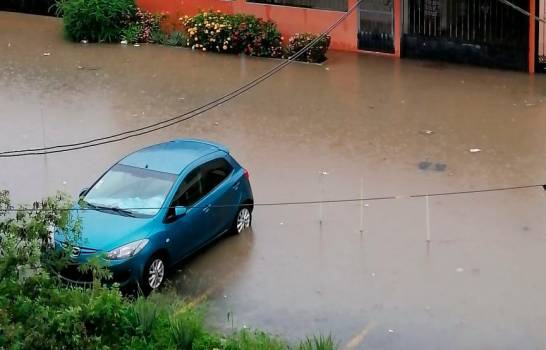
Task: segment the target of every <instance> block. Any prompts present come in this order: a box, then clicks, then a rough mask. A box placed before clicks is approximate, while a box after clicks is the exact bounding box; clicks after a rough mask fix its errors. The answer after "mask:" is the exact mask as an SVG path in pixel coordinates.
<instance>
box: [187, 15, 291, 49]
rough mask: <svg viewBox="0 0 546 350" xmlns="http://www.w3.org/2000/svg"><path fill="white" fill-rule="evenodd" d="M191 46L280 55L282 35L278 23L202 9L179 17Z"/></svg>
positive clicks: (194, 47)
mask: <svg viewBox="0 0 546 350" xmlns="http://www.w3.org/2000/svg"><path fill="white" fill-rule="evenodd" d="M180 20H181V21H182V24H183V25H184V27H185V28H186V32H187V33H188V42H187V45H188V46H190V47H191V48H192V49H196V50H202V51H215V52H222V53H236V54H237V53H245V54H247V55H253V56H267V57H281V56H282V55H283V49H282V37H281V34H280V32H279V31H278V29H277V27H276V25H275V24H274V23H273V22H270V21H267V22H266V21H264V20H262V19H259V18H256V17H254V16H249V15H227V14H224V13H221V12H219V11H216V12H201V13H199V14H197V15H195V16H193V17H188V16H184V17H183V18H181V19H180Z"/></svg>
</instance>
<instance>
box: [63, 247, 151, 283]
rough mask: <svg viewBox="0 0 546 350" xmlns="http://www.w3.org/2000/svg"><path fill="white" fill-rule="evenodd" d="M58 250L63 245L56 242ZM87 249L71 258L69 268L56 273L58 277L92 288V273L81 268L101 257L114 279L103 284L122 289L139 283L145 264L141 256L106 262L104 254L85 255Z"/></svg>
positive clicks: (103, 281)
mask: <svg viewBox="0 0 546 350" xmlns="http://www.w3.org/2000/svg"><path fill="white" fill-rule="evenodd" d="M56 248H57V249H62V248H61V243H58V242H56ZM86 251H87V249H85V248H82V249H81V252H82V253H81V254H80V255H78V256H73V257H71V258H70V262H69V264H68V265H67V266H65V267H64V268H62V269H61V270H59V271H56V273H57V276H58V277H59V278H60V279H61V280H62V281H64V282H65V283H68V284H71V285H77V286H91V285H92V284H93V275H92V273H91V272H90V271H87V272H82V271H80V269H79V267H80V266H81V265H83V264H85V263H87V262H89V261H90V260H91V259H92V258H93V257H96V256H100V259H101V260H102V261H103V262H105V265H106V266H105V267H106V268H107V269H108V270H109V271H110V272H111V273H112V278H110V279H106V280H102V281H101V283H102V284H106V285H112V284H113V283H118V284H119V285H120V286H121V287H124V286H127V285H131V284H136V283H138V281H139V279H140V276H141V275H142V271H143V269H144V264H143V263H142V262H141V260H142V259H141V257H142V255H141V254H138V255H137V256H134V257H131V258H129V259H125V260H104V258H103V255H102V254H103V253H102V252H100V251H96V250H94V251H93V252H92V253H84V252H86Z"/></svg>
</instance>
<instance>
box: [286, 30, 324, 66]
mask: <svg viewBox="0 0 546 350" xmlns="http://www.w3.org/2000/svg"><path fill="white" fill-rule="evenodd" d="M317 37H318V35H315V34H309V33H302V34H299V33H298V34H295V35H294V36H292V37H291V38H290V39H289V40H288V48H287V54H288V56H293V55H295V54H296V53H297V52H298V51H300V50H301V49H303V48H304V47H305V46H307V44H309V43H310V42H311V41H313V40H315V39H316V38H317ZM329 47H330V37H329V36H325V37H323V38H321V39H320V40H319V41H318V42H317V43H316V44H315V45H313V46H312V47H311V48H310V49H309V50H308V51H307V52H306V53H304V54H303V55H301V56H300V57H298V58H297V60H298V61H306V62H311V63H320V62H324V61H326V52H327V51H328V48H329Z"/></svg>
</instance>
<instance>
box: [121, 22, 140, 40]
mask: <svg viewBox="0 0 546 350" xmlns="http://www.w3.org/2000/svg"><path fill="white" fill-rule="evenodd" d="M141 31H142V27H141V26H140V24H137V23H131V24H129V26H128V27H127V28H125V29H123V30H122V31H121V37H122V39H125V40H126V41H127V43H128V44H134V43H138V42H139V39H140V32H141Z"/></svg>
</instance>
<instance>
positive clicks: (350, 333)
mask: <svg viewBox="0 0 546 350" xmlns="http://www.w3.org/2000/svg"><path fill="white" fill-rule="evenodd" d="M46 52H47V53H50V55H49V56H44V53H46ZM329 56H330V59H329V60H328V62H327V63H326V64H324V65H322V66H319V65H307V64H293V65H291V66H289V67H288V68H286V69H285V70H284V71H282V72H281V73H279V74H278V75H276V76H275V77H273V78H272V79H269V80H268V81H267V82H265V83H263V84H262V85H260V86H259V87H257V88H255V89H253V90H252V91H250V92H248V93H246V94H245V95H244V96H241V97H239V98H238V99H237V100H235V101H232V102H230V103H228V104H226V105H224V106H222V107H220V108H217V109H215V110H212V111H210V112H208V113H206V114H204V115H202V116H200V117H198V118H194V119H192V120H191V121H188V122H186V123H182V124H178V125H176V126H173V127H171V128H168V129H166V130H162V131H160V132H156V133H154V134H149V135H146V136H142V137H139V138H135V139H130V140H127V141H124V142H120V143H116V144H112V145H108V146H101V147H95V148H91V149H87V150H81V151H75V152H71V153H62V154H56V155H48V156H38V157H25V158H13V159H0V169H1V172H0V187H2V188H7V189H9V190H10V191H11V193H12V197H13V199H14V200H15V201H17V202H18V203H29V202H32V201H33V200H35V199H36V198H40V197H42V196H45V195H48V194H52V193H54V192H55V191H57V190H63V191H67V192H69V193H71V194H73V195H76V194H77V193H78V191H79V189H80V188H82V187H85V186H86V185H89V184H90V183H91V181H93V180H94V179H96V178H97V176H99V175H100V174H101V173H102V172H103V171H104V170H105V169H106V168H107V167H108V166H109V165H111V164H112V163H113V162H115V161H116V160H118V159H120V158H121V157H123V156H124V155H125V154H127V153H128V152H131V151H133V150H136V149H138V148H141V147H143V146H146V145H149V144H153V143H158V142H162V141H165V140H170V139H173V138H178V137H197V138H206V139H211V140H215V141H218V142H222V143H224V144H226V145H228V146H229V147H230V149H231V151H232V153H233V154H234V155H235V157H236V158H237V159H238V160H240V162H241V163H242V164H244V166H246V167H247V168H248V169H249V171H250V174H251V180H252V184H253V187H254V192H255V197H256V201H257V202H260V203H263V202H275V201H299V200H317V199H320V198H321V196H322V198H326V199H334V198H346V197H358V196H360V191H361V189H360V188H361V181H363V183H364V193H365V195H366V197H375V196H383V195H408V194H415V193H430V192H443V191H457V190H469V189H479V188H487V187H499V186H512V185H525V184H530V183H532V184H534V183H539V184H540V183H544V182H546V157H545V156H544V155H545V151H546V143H545V140H546V76H541V75H537V76H529V75H527V74H523V73H518V72H508V71H497V70H488V69H481V68H474V67H466V66H458V65H450V64H443V63H430V62H424V61H411V60H402V61H399V60H395V59H390V58H385V57H376V56H371V55H364V54H353V53H338V52H331V53H330V54H329ZM277 62H278V61H275V60H265V59H253V58H248V57H237V56H221V55H214V54H202V53H196V52H192V51H190V50H186V49H177V48H170V47H160V46H146V45H143V46H141V47H133V46H122V45H92V44H88V45H83V44H75V43H69V42H67V41H65V40H63V38H62V34H61V27H60V22H59V21H58V20H57V19H54V18H46V17H39V16H29V15H20V14H12V13H0V150H9V149H18V148H26V147H29V146H30V147H32V146H36V147H41V146H44V145H45V146H48V145H55V144H59V143H70V142H74V141H79V140H82V139H88V138H92V137H97V136H103V135H108V134H112V133H117V132H120V131H124V130H126V129H130V128H135V127H140V126H144V125H147V124H149V123H152V122H157V121H160V120H163V119H165V118H168V117H171V116H173V115H176V114H179V113H181V112H184V111H187V110H189V109H191V108H192V107H195V106H198V105H200V104H203V103H205V102H208V101H209V100H210V99H212V98H214V97H217V96H220V95H222V94H223V93H224V92H225V91H227V90H230V89H233V88H235V87H237V86H239V85H240V84H242V83H244V82H246V81H248V80H251V79H252V78H254V77H255V76H257V75H258V74H260V73H262V72H264V71H266V70H267V69H269V68H271V67H272V66H273V65H275V64H277ZM425 130H431V131H432V133H427V132H425ZM472 148H479V149H481V152H476V153H471V152H470V151H469V150H470V149H472ZM320 172H327V173H328V175H324V176H322V179H320V177H321V175H319V173H320ZM321 183H322V185H321ZM321 193H322V194H321ZM366 204H367V206H365V207H364V217H363V218H364V220H363V222H364V232H363V233H361V232H360V230H359V223H360V204H359V203H348V204H329V205H325V206H324V208H323V212H324V214H323V223H322V225H320V224H319V208H318V207H317V206H316V205H313V206H281V207H257V208H256V211H255V213H254V214H255V216H254V223H253V230H252V231H251V232H247V233H245V234H243V235H241V236H238V237H228V238H225V239H222V240H220V241H219V242H217V243H216V244H214V245H213V246H212V247H210V248H209V249H207V250H206V251H204V252H203V253H201V254H199V255H197V256H196V257H194V258H193V259H191V260H189V261H188V262H186V263H185V264H183V265H181V266H180V267H179V270H180V271H179V272H175V273H174V275H173V276H172V277H171V282H172V283H173V284H174V285H175V286H176V287H177V288H178V290H179V294H180V296H181V297H186V298H188V299H189V300H190V301H192V302H202V301H204V300H208V314H209V316H210V317H209V320H210V323H211V325H212V326H214V327H217V328H219V329H221V330H226V331H229V329H230V328H231V325H232V321H233V325H234V326H235V327H242V326H248V327H257V328H262V329H266V330H268V331H271V332H273V333H275V334H280V335H282V336H284V337H287V338H288V339H296V338H298V337H303V336H305V335H309V334H311V333H313V332H322V333H329V332H331V333H332V334H334V335H335V337H336V339H338V341H340V343H341V345H342V346H348V347H351V348H355V349H357V348H358V349H514V348H518V349H544V348H546V333H545V332H544V324H546V300H545V298H544V296H545V295H546V278H545V275H546V274H545V272H546V267H545V266H546V254H545V251H546V215H545V213H546V211H545V209H546V196H545V193H544V192H543V191H542V190H540V189H525V190H515V191H505V192H491V193H483V194H471V195H458V196H447V197H434V198H431V199H430V219H431V220H430V228H431V231H430V232H431V242H430V244H427V243H426V241H425V240H426V221H425V217H426V216H425V202H424V200H423V199H408V198H400V199H397V200H386V201H374V202H368V203H366ZM228 313H229V314H230V315H233V316H234V318H233V319H231V318H230V320H229V321H228V320H227V314H228Z"/></svg>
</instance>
